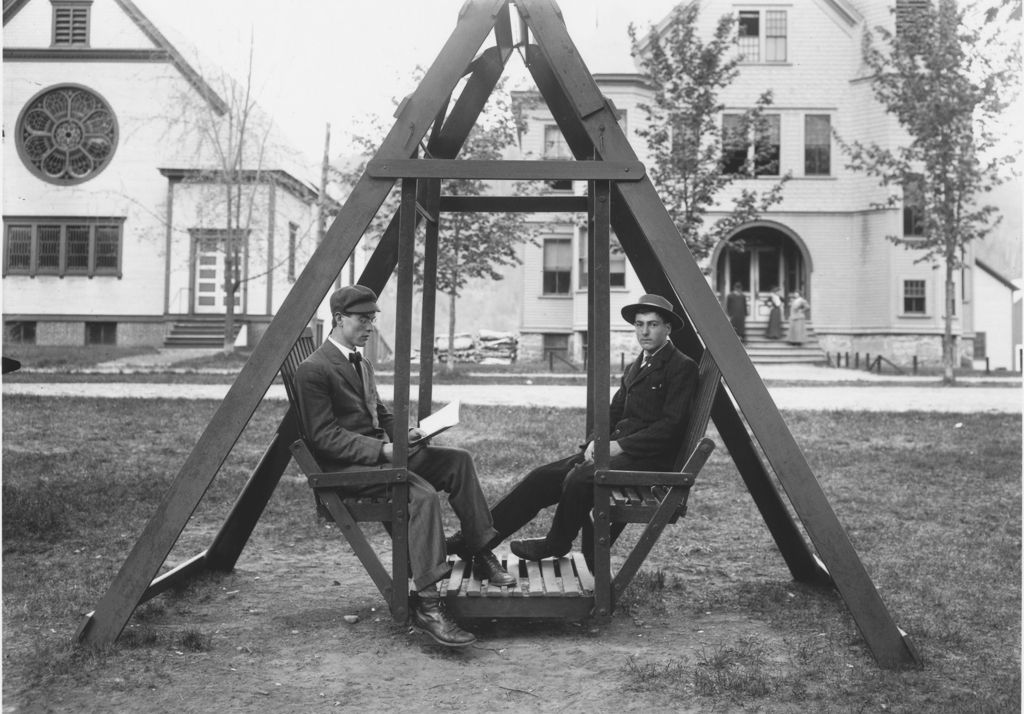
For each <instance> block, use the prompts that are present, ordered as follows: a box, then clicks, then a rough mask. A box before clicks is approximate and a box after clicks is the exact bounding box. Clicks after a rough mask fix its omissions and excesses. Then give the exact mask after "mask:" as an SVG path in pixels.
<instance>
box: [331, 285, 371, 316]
mask: <svg viewBox="0 0 1024 714" xmlns="http://www.w3.org/2000/svg"><path fill="white" fill-rule="evenodd" d="M336 312H341V313H345V314H350V313H355V314H365V313H368V312H380V308H379V307H377V293H375V292H373V291H372V290H370V288H368V287H366V286H365V285H347V286H345V287H343V288H341V289H340V290H335V291H334V293H332V294H331V314H332V315H333V314H334V313H336Z"/></svg>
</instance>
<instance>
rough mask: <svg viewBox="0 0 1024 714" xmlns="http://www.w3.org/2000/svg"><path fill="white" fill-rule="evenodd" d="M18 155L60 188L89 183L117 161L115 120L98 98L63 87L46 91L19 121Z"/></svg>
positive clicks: (35, 172) (27, 107) (30, 167)
mask: <svg viewBox="0 0 1024 714" xmlns="http://www.w3.org/2000/svg"><path fill="white" fill-rule="evenodd" d="M17 139H18V141H17V143H18V153H19V154H20V155H21V160H22V161H24V162H25V165H26V166H28V168H29V170H31V171H32V173H34V174H36V175H37V176H39V177H40V178H42V179H44V180H46V181H50V182H52V183H58V184H76V183H81V182H83V181H88V180H89V179H91V178H92V177H93V176H95V175H96V174H98V173H99V172H100V171H102V170H103V169H104V168H106V166H107V164H108V163H110V159H111V158H112V157H113V156H114V149H116V148H117V119H116V118H115V117H114V112H113V111H112V110H111V109H110V106H109V105H108V104H107V103H106V101H104V100H103V99H102V98H101V97H100V96H99V95H97V94H95V93H94V92H91V91H90V90H88V89H86V88H85V87H80V86H77V85H63V86H59V87H51V88H49V89H46V90H43V91H42V92H40V93H39V94H37V95H36V96H35V97H33V98H32V100H31V101H30V102H29V103H28V104H26V105H25V108H24V109H23V110H22V111H21V116H19V117H18V127H17Z"/></svg>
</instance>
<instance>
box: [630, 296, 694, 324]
mask: <svg viewBox="0 0 1024 714" xmlns="http://www.w3.org/2000/svg"><path fill="white" fill-rule="evenodd" d="M638 312H656V313H658V314H659V315H661V316H662V317H664V318H665V319H666V320H668V322H669V324H670V325H672V327H673V328H674V329H677V330H678V329H681V328H682V326H683V318H681V317H679V315H677V314H676V313H675V311H674V310H673V309H672V303H670V302H669V301H668V300H666V299H665V298H663V297H662V296H661V295H651V294H648V295H641V296H640V300H639V301H638V302H635V303H633V304H631V305H626V306H624V307H623V308H622V317H623V318H625V320H626V322H633V321H634V320H636V314H637V313H638Z"/></svg>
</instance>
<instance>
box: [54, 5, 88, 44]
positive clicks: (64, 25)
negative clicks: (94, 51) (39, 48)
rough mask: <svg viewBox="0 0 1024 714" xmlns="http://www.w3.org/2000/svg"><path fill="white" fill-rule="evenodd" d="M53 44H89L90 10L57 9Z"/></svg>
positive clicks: (78, 8) (82, 8) (84, 8)
mask: <svg viewBox="0 0 1024 714" xmlns="http://www.w3.org/2000/svg"><path fill="white" fill-rule="evenodd" d="M53 44H55V45H87V44H89V8H88V7H70V6H65V7H55V8H54V9H53Z"/></svg>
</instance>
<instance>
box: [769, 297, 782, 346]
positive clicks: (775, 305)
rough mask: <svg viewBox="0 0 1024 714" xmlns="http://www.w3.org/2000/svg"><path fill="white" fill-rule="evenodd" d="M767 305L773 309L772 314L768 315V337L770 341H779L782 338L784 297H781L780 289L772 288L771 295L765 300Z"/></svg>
mask: <svg viewBox="0 0 1024 714" xmlns="http://www.w3.org/2000/svg"><path fill="white" fill-rule="evenodd" d="M765 303H766V304H767V305H768V306H769V307H770V308H771V312H769V313H768V332H767V334H766V336H767V337H768V339H769V340H778V339H781V338H782V296H780V295H779V288H778V286H775V287H774V288H772V291H771V293H770V294H769V295H768V297H767V298H766V299H765Z"/></svg>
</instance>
